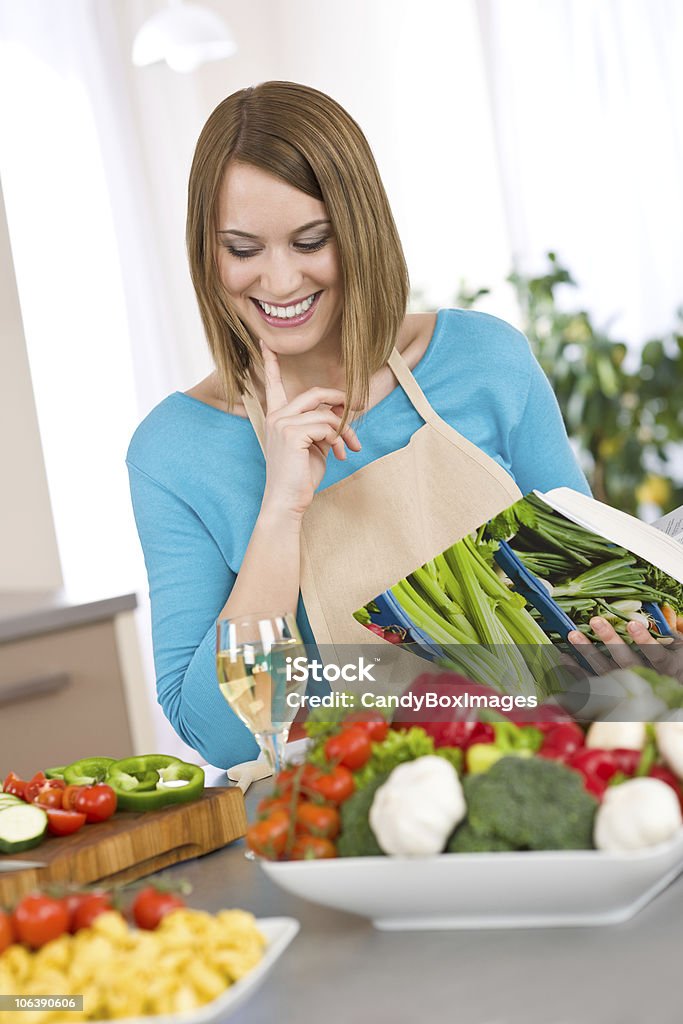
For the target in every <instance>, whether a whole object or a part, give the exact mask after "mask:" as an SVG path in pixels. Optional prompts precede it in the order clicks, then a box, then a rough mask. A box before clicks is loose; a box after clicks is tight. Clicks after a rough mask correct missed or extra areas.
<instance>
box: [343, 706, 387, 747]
mask: <svg viewBox="0 0 683 1024" xmlns="http://www.w3.org/2000/svg"><path fill="white" fill-rule="evenodd" d="M353 726H358V727H359V728H360V729H365V731H366V733H367V734H368V736H369V737H370V739H371V740H372V742H373V743H381V742H382V740H383V739H386V735H387V733H388V732H389V723H388V722H387V720H386V718H385V717H384V715H381V714H380V713H379V711H354V712H352V713H351V714H350V715H349V716H348V718H345V719H344V721H343V722H342V729H350V728H352V727H353Z"/></svg>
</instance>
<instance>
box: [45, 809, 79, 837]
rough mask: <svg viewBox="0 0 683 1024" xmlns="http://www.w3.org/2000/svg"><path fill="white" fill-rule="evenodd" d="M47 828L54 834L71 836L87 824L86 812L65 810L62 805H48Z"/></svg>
mask: <svg viewBox="0 0 683 1024" xmlns="http://www.w3.org/2000/svg"><path fill="white" fill-rule="evenodd" d="M45 810H46V812H47V830H48V832H49V833H50V835H53V836H70V835H71V833H72V832H78V830H79V828H81V827H82V826H83V825H85V814H79V812H78V811H65V810H63V809H62V808H61V807H46V808H45Z"/></svg>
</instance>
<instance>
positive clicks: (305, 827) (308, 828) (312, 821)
mask: <svg viewBox="0 0 683 1024" xmlns="http://www.w3.org/2000/svg"><path fill="white" fill-rule="evenodd" d="M340 828H341V819H340V817H339V811H338V810H337V808H336V807H326V806H325V805H324V804H314V803H308V802H306V803H302V804H299V806H298V807H297V809H296V830H297V832H298V833H303V834H306V835H311V836H321V837H322V838H323V839H334V837H335V836H336V835H338V834H339V829H340Z"/></svg>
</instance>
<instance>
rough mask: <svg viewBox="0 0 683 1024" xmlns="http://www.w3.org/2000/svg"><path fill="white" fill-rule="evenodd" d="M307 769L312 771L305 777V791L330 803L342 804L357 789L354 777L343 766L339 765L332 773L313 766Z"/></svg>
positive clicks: (308, 766)
mask: <svg viewBox="0 0 683 1024" xmlns="http://www.w3.org/2000/svg"><path fill="white" fill-rule="evenodd" d="M306 767H307V768H311V769H312V770H311V771H309V772H308V773H307V774H306V775H305V778H304V783H305V790H308V793H314V794H317V795H318V796H321V797H322V798H323V800H327V802H328V803H331V804H337V805H339V804H342V803H343V802H344V801H345V800H348V798H349V797H350V796H351V794H352V793H353V791H354V789H355V788H356V784H355V782H354V780H353V775H352V774H351V772H350V771H349V769H348V768H345V767H344V765H342V764H338V765H337V766H336V767H335V768H332V770H331V771H322V770H320V769H318V768H314V767H313V766H312V765H307V766H306Z"/></svg>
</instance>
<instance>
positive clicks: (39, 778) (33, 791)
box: [24, 772, 48, 804]
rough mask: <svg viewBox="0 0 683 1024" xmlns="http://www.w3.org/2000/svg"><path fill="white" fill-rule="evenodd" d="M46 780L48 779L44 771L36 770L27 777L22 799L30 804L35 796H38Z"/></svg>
mask: <svg viewBox="0 0 683 1024" xmlns="http://www.w3.org/2000/svg"><path fill="white" fill-rule="evenodd" d="M47 781H48V780H47V778H46V776H45V773H44V772H36V774H35V775H34V776H33V778H32V779H29V781H28V782H27V783H26V791H25V796H24V800H26V801H27V803H30V804H32V803H33V801H34V800H35V798H36V797H37V796H38V793H39V792H40V788H41V786H42V785H43V784H44V783H45V782H47Z"/></svg>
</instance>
